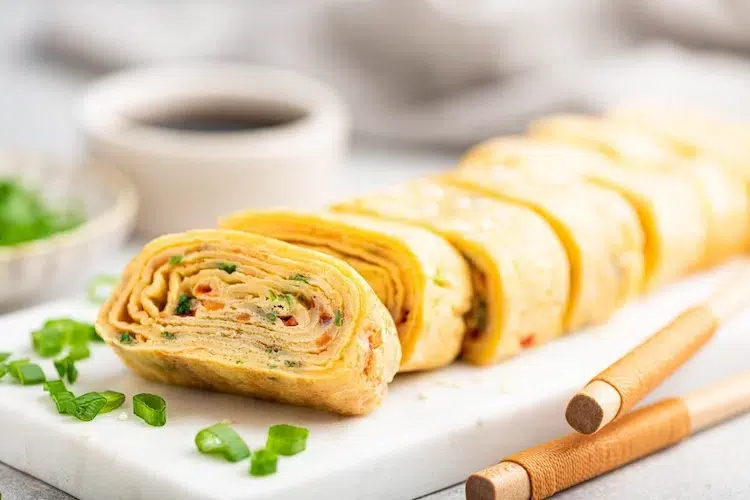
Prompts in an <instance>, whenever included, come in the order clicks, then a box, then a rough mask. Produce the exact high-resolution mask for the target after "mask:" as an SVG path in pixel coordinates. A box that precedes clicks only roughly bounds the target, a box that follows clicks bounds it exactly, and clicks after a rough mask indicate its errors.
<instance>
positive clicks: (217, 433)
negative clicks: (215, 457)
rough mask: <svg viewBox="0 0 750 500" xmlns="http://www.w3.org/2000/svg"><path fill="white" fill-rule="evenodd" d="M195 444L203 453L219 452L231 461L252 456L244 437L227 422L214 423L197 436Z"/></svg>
mask: <svg viewBox="0 0 750 500" xmlns="http://www.w3.org/2000/svg"><path fill="white" fill-rule="evenodd" d="M195 446H197V447H198V451H200V452H201V453H212V454H219V455H221V456H223V457H224V458H226V459H227V460H229V461H230V462H239V461H240V460H244V459H246V458H247V457H249V456H250V449H249V448H248V447H247V444H245V442H244V441H243V440H242V438H241V437H240V436H239V435H238V434H237V433H236V432H235V431H234V429H232V428H231V427H230V426H228V425H227V424H222V423H218V424H214V425H212V426H211V427H207V428H205V429H203V430H201V431H200V432H198V434H197V435H196V436H195Z"/></svg>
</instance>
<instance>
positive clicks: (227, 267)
mask: <svg viewBox="0 0 750 500" xmlns="http://www.w3.org/2000/svg"><path fill="white" fill-rule="evenodd" d="M216 267H218V268H219V269H221V270H222V271H224V272H225V273H227V274H232V273H233V272H235V271H236V270H237V264H231V263H229V262H219V263H218V264H217V266H216Z"/></svg>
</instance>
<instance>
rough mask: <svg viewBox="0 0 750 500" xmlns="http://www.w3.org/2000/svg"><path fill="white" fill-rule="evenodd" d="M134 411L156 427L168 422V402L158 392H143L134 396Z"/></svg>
mask: <svg viewBox="0 0 750 500" xmlns="http://www.w3.org/2000/svg"><path fill="white" fill-rule="evenodd" d="M133 413H135V414H136V415H137V416H139V417H141V418H142V419H143V420H144V421H145V422H146V423H147V424H148V425H152V426H154V427H161V426H162V425H164V424H166V423H167V403H166V402H165V401H164V399H163V398H162V397H161V396H157V395H156V394H148V393H143V394H136V395H135V396H133Z"/></svg>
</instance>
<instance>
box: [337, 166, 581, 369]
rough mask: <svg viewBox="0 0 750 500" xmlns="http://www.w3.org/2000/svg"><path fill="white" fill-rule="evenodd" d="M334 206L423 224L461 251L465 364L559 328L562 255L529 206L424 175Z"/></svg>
mask: <svg viewBox="0 0 750 500" xmlns="http://www.w3.org/2000/svg"><path fill="white" fill-rule="evenodd" d="M332 209H333V210H335V211H337V212H348V213H358V214H367V215H371V216H375V217H380V218H383V219H389V220H399V221H404V222H408V223H413V224H417V225H421V226H424V227H426V228H428V229H431V230H432V231H435V232H436V233H438V234H440V235H441V236H443V237H444V238H445V239H447V240H448V241H449V242H450V243H451V244H453V246H455V247H456V248H457V249H458V250H459V251H460V252H461V253H462V254H463V256H464V257H465V258H466V260H467V262H468V263H469V267H470V270H471V278H472V285H473V289H474V300H473V303H472V307H471V309H470V310H469V312H468V313H467V315H466V324H467V332H466V336H465V337H464V345H463V350H462V356H463V357H464V359H465V360H467V361H468V362H470V363H474V364H489V363H493V362H496V361H499V360H501V359H504V358H507V357H509V356H512V355H514V354H516V353H518V352H519V351H521V350H522V349H525V348H528V347H532V346H535V345H539V344H542V343H545V342H547V341H548V340H550V339H552V338H554V337H557V336H559V335H560V334H561V333H562V332H563V320H564V316H565V311H566V309H567V302H568V293H569V277H570V271H569V267H568V260H567V255H566V253H565V249H564V248H563V246H562V243H560V241H559V240H558V239H557V236H556V235H555V232H554V231H553V230H552V228H551V227H550V226H549V224H547V222H546V221H545V220H544V219H543V218H542V217H540V216H539V215H538V214H536V213H535V212H534V211H532V210H529V209H527V208H525V207H521V206H517V205H514V204H510V203H505V202H501V201H497V200H493V199H491V198H488V197H484V196H478V195H476V194H473V193H471V192H469V191H465V190H462V189H459V188H456V187H453V186H449V185H443V184H440V183H438V182H435V181H433V180H430V179H420V180H417V181H413V182H410V183H407V184H402V185H398V186H394V187H391V188H389V189H386V190H384V191H381V192H379V193H374V194H371V195H366V196H363V197H360V198H356V199H352V200H347V201H344V202H341V203H338V204H336V205H334V206H333V207H332Z"/></svg>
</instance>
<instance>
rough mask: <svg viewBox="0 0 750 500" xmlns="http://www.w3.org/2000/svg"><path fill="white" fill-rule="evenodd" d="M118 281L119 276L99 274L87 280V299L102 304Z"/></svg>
mask: <svg viewBox="0 0 750 500" xmlns="http://www.w3.org/2000/svg"><path fill="white" fill-rule="evenodd" d="M119 281H120V277H119V276H115V275H112V274H99V275H97V276H94V277H93V278H92V279H91V281H90V282H89V287H88V290H87V291H88V299H89V302H91V303H93V304H104V303H105V302H106V301H107V299H108V298H109V292H110V291H111V289H112V287H114V286H115V285H116V284H117V283H118V282H119Z"/></svg>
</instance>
